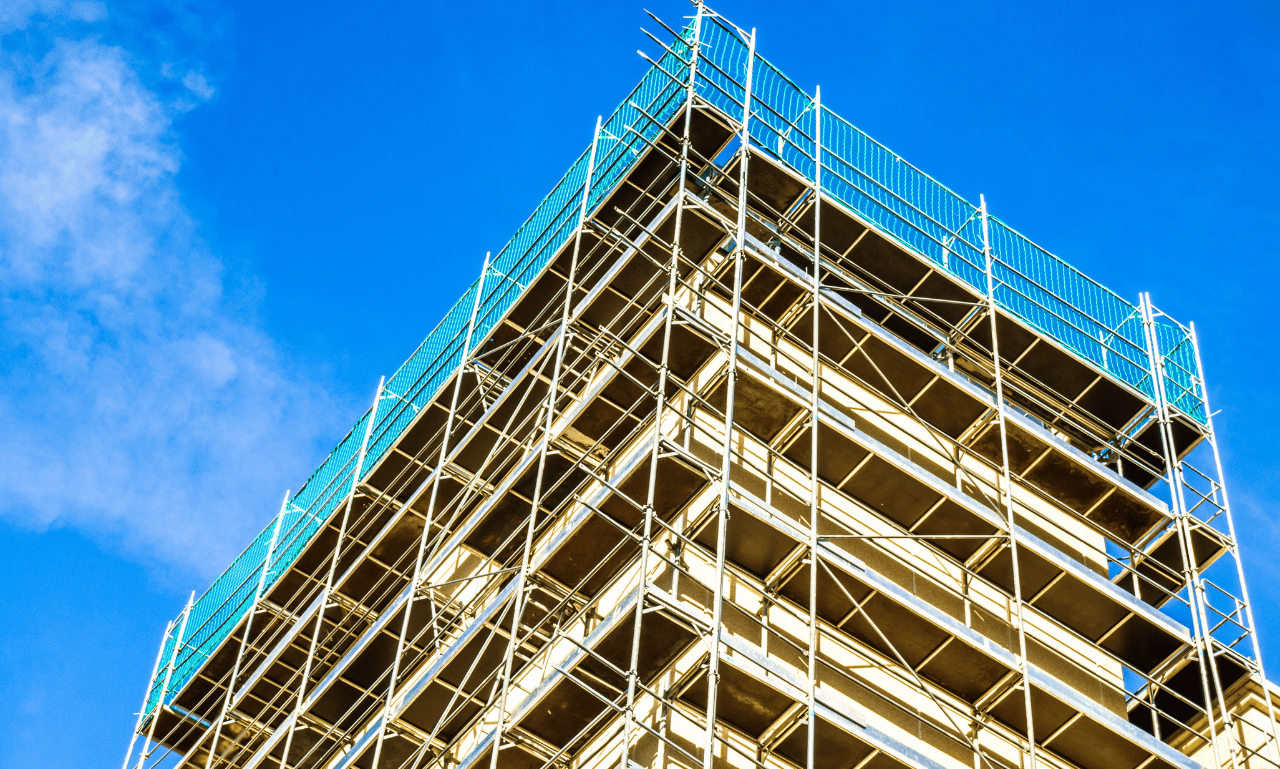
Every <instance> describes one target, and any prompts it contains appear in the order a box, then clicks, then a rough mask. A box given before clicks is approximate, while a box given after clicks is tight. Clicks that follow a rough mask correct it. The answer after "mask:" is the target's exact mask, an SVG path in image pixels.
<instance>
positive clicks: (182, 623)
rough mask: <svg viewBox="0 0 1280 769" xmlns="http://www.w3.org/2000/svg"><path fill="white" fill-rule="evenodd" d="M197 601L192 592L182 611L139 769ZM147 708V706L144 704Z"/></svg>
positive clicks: (161, 708) (153, 733)
mask: <svg viewBox="0 0 1280 769" xmlns="http://www.w3.org/2000/svg"><path fill="white" fill-rule="evenodd" d="M195 600H196V591H194V590H192V591H191V597H190V598H188V599H187V607H186V608H185V609H183V610H182V619H181V620H179V622H178V635H177V637H176V638H174V640H173V653H172V654H170V655H169V664H168V665H167V666H166V667H165V671H164V684H163V685H161V687H160V696H159V697H158V698H156V706H155V708H154V710H153V711H152V712H153V714H154V715H152V716H151V726H149V727H147V736H146V738H145V739H144V740H143V741H142V752H141V753H139V754H138V763H137V769H142V766H143V762H145V761H146V760H147V754H148V753H149V752H150V751H151V741H152V740H153V739H155V735H156V723H157V722H158V721H159V720H160V714H161V712H163V711H164V699H165V697H167V696H168V694H169V682H170V681H172V680H173V669H174V667H176V666H177V662H178V652H179V651H181V650H182V640H183V638H184V637H185V634H186V632H187V620H188V619H190V618H191V607H192V605H193V604H194V603H195ZM143 708H144V709H145V708H146V704H145V703H144V704H143Z"/></svg>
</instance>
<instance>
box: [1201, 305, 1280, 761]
mask: <svg viewBox="0 0 1280 769" xmlns="http://www.w3.org/2000/svg"><path fill="white" fill-rule="evenodd" d="M1190 332H1191V334H1190V335H1191V349H1192V350H1193V351H1194V352H1195V358H1196V372H1197V374H1199V377H1200V396H1201V400H1202V401H1203V402H1204V415H1205V426H1206V427H1208V428H1209V435H1208V439H1209V446H1210V448H1212V449H1213V464H1214V470H1215V472H1216V473H1217V476H1218V481H1217V482H1218V491H1219V493H1221V494H1222V511H1223V513H1225V514H1226V516H1227V531H1228V533H1229V534H1230V535H1231V557H1232V558H1233V559H1235V564H1236V579H1237V580H1239V581H1240V600H1241V602H1242V603H1243V604H1244V620H1245V621H1246V622H1247V623H1248V631H1249V642H1250V644H1251V645H1252V647H1253V660H1254V664H1255V665H1257V667H1258V671H1257V674H1258V685H1259V686H1260V687H1261V688H1262V699H1263V700H1265V701H1266V703H1267V717H1268V718H1269V719H1270V721H1271V734H1270V738H1271V739H1270V740H1269V741H1268V742H1270V744H1271V753H1272V757H1273V758H1272V760H1273V761H1275V762H1280V744H1278V743H1277V741H1278V740H1280V726H1278V725H1277V720H1276V709H1275V703H1273V702H1272V701H1271V691H1270V689H1269V684H1268V680H1267V673H1266V669H1265V668H1264V667H1263V664H1262V647H1261V646H1259V644H1258V631H1257V626H1256V625H1254V623H1253V604H1251V603H1250V602H1249V588H1248V586H1247V585H1246V584H1245V580H1244V563H1243V562H1242V561H1241V560H1240V540H1239V539H1237V538H1236V524H1235V518H1234V516H1232V514H1231V503H1230V501H1229V500H1228V499H1227V479H1226V476H1225V475H1223V473H1222V455H1221V454H1219V453H1218V434H1217V432H1215V431H1214V429H1213V410H1212V409H1211V408H1210V407H1209V388H1208V387H1207V386H1206V385H1205V376H1204V363H1203V362H1202V361H1201V360H1200V340H1199V339H1198V338H1197V336H1196V324H1195V323H1191V324H1190Z"/></svg>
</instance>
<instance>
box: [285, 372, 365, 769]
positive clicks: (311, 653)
mask: <svg viewBox="0 0 1280 769" xmlns="http://www.w3.org/2000/svg"><path fill="white" fill-rule="evenodd" d="M386 382H387V378H386V377H381V378H380V379H378V392H377V393H375V394H374V396H373V406H372V407H371V408H370V409H369V421H368V422H367V423H366V424H365V426H364V438H362V439H361V441H360V453H359V454H358V455H357V456H356V467H355V470H354V471H352V473H351V490H350V491H348V492H347V503H346V505H345V506H344V508H343V511H342V522H341V523H340V524H339V525H338V540H337V542H336V543H334V546H333V558H331V559H330V560H329V576H328V577H327V578H325V582H324V592H323V593H321V595H320V606H319V608H318V609H316V626H315V630H314V631H312V633H311V645H310V646H309V648H308V649H307V661H306V664H304V665H303V666H302V680H301V681H300V682H299V683H298V699H297V702H296V703H295V704H294V706H293V709H294V713H293V717H292V718H291V719H290V720H289V734H288V735H287V736H286V737H285V740H284V752H283V753H281V754H280V755H281V758H280V765H281V766H282V767H287V766H288V765H289V750H290V749H291V748H292V747H293V735H294V732H295V731H297V728H298V719H299V718H300V717H301V716H302V703H303V702H305V701H306V696H307V680H308V679H309V678H311V664H312V662H313V661H314V660H315V656H316V645H317V644H318V643H319V642H320V631H321V630H322V629H323V628H324V613H325V610H326V609H327V608H328V606H329V596H330V595H332V594H333V579H334V577H335V576H336V575H337V573H338V558H339V556H341V555H342V539H343V537H345V536H346V535H347V522H348V520H349V519H350V518H351V505H352V503H354V502H355V498H356V489H358V488H360V476H361V475H362V474H363V473H364V458H365V452H366V451H368V449H369V437H370V436H371V435H373V425H374V423H375V422H377V421H378V404H379V403H381V402H382V388H383V387H384V386H385V385H386Z"/></svg>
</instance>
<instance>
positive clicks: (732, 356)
mask: <svg viewBox="0 0 1280 769" xmlns="http://www.w3.org/2000/svg"><path fill="white" fill-rule="evenodd" d="M755 58H756V31H755V29H752V30H751V40H750V43H749V44H748V46H747V85H746V93H745V95H744V98H743V107H742V135H741V137H740V138H739V142H740V146H739V148H738V151H739V156H738V158H739V160H738V227H737V233H736V236H735V242H734V244H733V307H732V309H731V310H730V312H729V322H730V324H731V325H732V330H731V333H730V334H729V340H730V341H729V370H728V374H727V379H726V380H725V406H724V411H725V416H724V452H723V455H722V457H721V466H720V503H719V506H720V510H719V515H718V517H717V519H716V577H715V579H716V584H715V590H713V591H712V597H711V601H712V619H711V658H710V661H709V663H708V666H707V732H706V736H705V738H704V744H703V753H702V766H703V769H714V755H713V750H712V749H713V747H714V746H715V740H716V694H717V691H718V689H719V685H720V636H721V631H722V630H723V628H722V627H721V624H722V619H723V615H724V572H725V535H726V533H727V531H728V525H729V471H730V469H731V467H732V459H733V400H734V389H735V387H734V386H735V383H736V381H737V377H738V324H739V322H740V320H741V318H740V315H741V313H742V260H743V255H744V253H745V251H746V231H747V200H748V198H747V161H748V158H749V157H750V155H751V150H750V147H751V134H750V126H751V77H752V72H753V69H754V65H755Z"/></svg>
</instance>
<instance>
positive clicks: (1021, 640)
mask: <svg viewBox="0 0 1280 769" xmlns="http://www.w3.org/2000/svg"><path fill="white" fill-rule="evenodd" d="M979 201H980V206H981V208H980V210H981V212H982V213H981V216H982V256H983V261H984V263H985V266H986V273H987V315H988V317H989V319H990V322H991V362H992V367H993V369H994V370H995V391H996V392H995V395H996V420H997V421H998V423H999V426H1000V505H1001V507H1003V508H1004V513H1005V523H1006V525H1007V527H1008V532H1009V555H1010V559H1011V560H1012V563H1013V605H1014V612H1015V614H1014V620H1015V622H1017V624H1018V668H1019V671H1018V672H1019V673H1020V675H1021V677H1022V704H1023V711H1024V713H1025V717H1026V719H1027V756H1028V759H1029V761H1030V764H1029V765H1030V769H1035V767H1036V729H1035V723H1034V722H1033V720H1032V716H1031V663H1030V662H1029V661H1028V660H1027V621H1026V617H1025V616H1024V615H1023V604H1022V571H1021V568H1020V567H1019V563H1018V524H1017V520H1016V518H1015V516H1014V512H1013V478H1012V475H1011V472H1010V469H1009V425H1008V418H1007V415H1006V413H1005V409H1006V405H1005V400H1004V373H1003V370H1002V368H1001V363H1000V342H999V334H998V332H997V327H998V326H999V323H997V322H996V279H995V258H994V256H993V254H992V250H991V225H990V220H989V217H988V216H987V199H986V197H985V196H982V197H980V198H979Z"/></svg>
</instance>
